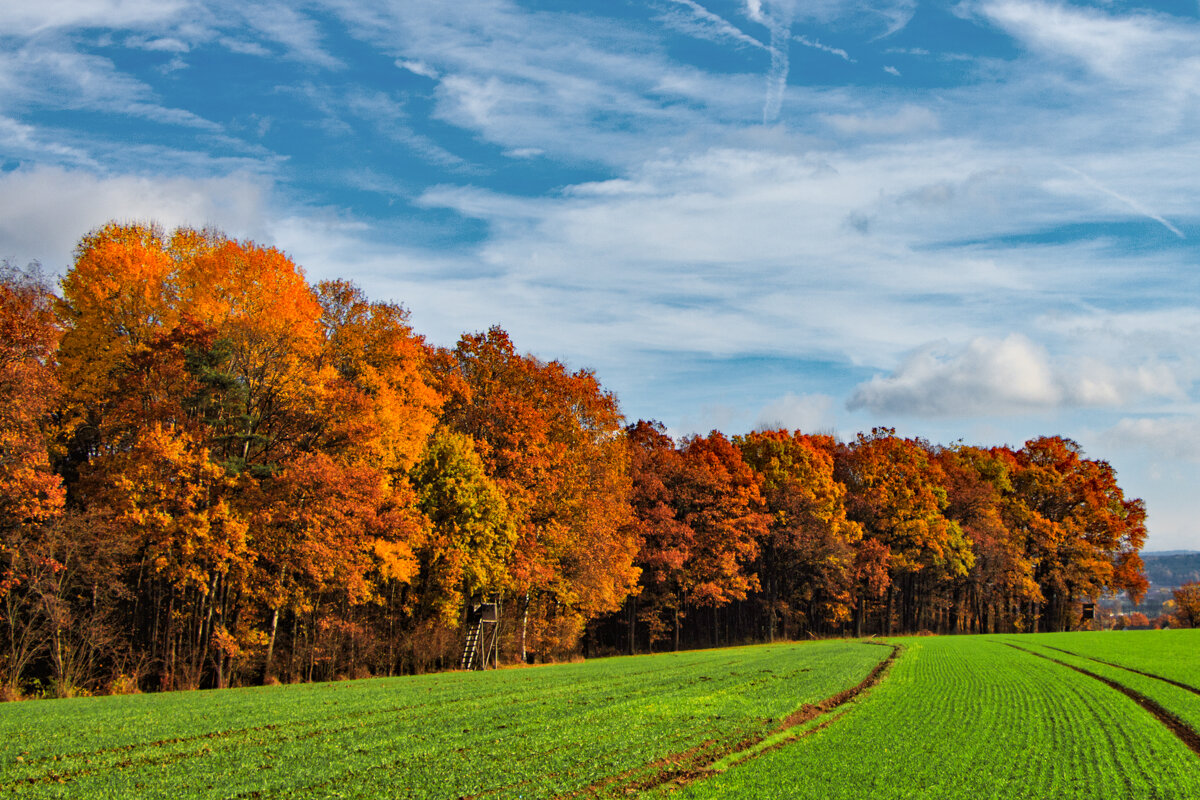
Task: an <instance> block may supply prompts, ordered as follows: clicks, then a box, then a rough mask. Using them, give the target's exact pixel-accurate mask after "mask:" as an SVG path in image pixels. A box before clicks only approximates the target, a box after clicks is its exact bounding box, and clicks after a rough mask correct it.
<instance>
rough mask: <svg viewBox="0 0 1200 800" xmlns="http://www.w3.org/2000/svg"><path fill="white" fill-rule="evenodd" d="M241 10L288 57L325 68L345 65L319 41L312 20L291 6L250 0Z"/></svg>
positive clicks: (317, 27) (314, 23)
mask: <svg viewBox="0 0 1200 800" xmlns="http://www.w3.org/2000/svg"><path fill="white" fill-rule="evenodd" d="M241 14H242V16H243V17H244V18H245V20H246V22H247V23H249V24H250V25H251V26H252V27H253V28H254V29H255V30H256V31H258V32H259V33H260V34H262V35H264V36H266V37H268V38H269V39H270V40H271V41H274V42H277V43H278V44H281V45H283V47H284V48H285V51H286V53H287V56H288V57H289V58H294V59H296V60H298V61H304V62H307V63H310V64H315V65H317V66H320V67H324V68H326V69H340V68H342V67H344V66H345V65H344V64H343V63H342V61H341V59H339V58H337V57H335V56H332V55H330V54H329V52H328V51H327V50H326V48H325V47H324V45H323V44H322V43H321V39H322V34H321V30H320V27H319V26H318V25H317V24H316V22H314V21H313V20H312V19H310V18H308V17H306V16H304V15H303V14H301V13H300V12H299V11H296V10H295V9H294V8H292V7H291V6H288V5H283V4H271V5H260V4H257V3H250V4H247V5H245V6H243V7H242V9H241Z"/></svg>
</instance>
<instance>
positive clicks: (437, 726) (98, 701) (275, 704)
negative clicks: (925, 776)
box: [0, 642, 888, 798]
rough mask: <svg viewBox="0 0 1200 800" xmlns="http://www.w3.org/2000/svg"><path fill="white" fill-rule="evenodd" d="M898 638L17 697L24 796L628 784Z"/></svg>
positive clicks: (765, 726) (16, 737) (741, 727)
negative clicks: (177, 689)
mask: <svg viewBox="0 0 1200 800" xmlns="http://www.w3.org/2000/svg"><path fill="white" fill-rule="evenodd" d="M887 652H888V651H886V650H884V649H883V648H880V647H873V646H869V645H864V644H860V643H854V642H822V643H810V644H802V645H795V644H789V645H779V646H773V647H756V648H737V649H730V650H722V651H708V652H693V653H680V654H667V655H660V656H646V657H638V658H632V659H609V660H603V661H593V662H588V663H586V664H569V665H562V666H557V667H545V668H533V669H516V670H502V671H500V672H491V673H453V674H442V675H431V676H421V677H416V678H403V679H381V680H371V681H355V682H345V683H334V684H324V685H308V686H283V687H269V688H259V689H248V690H233V691H222V692H193V693H186V694H165V695H142V696H133V697H123V698H122V697H112V698H90V699H77V700H64V701H52V702H41V703H22V704H15V705H9V706H5V707H3V708H0V791H3V792H5V793H9V794H13V795H16V796H19V797H83V796H86V797H131V796H137V797H142V798H152V797H164V798H166V797H170V798H229V797H285V796H286V797H289V798H293V797H295V798H305V797H312V798H316V797H362V798H375V797H412V798H446V797H460V796H468V795H493V796H499V797H507V796H524V797H552V796H558V795H564V794H572V793H577V794H578V793H583V794H599V795H603V794H621V793H623V789H624V787H626V786H628V785H635V784H637V783H639V782H646V781H648V780H652V779H653V775H654V773H655V772H656V771H658V770H662V769H669V768H674V767H673V765H675V764H677V763H682V764H692V765H699V764H704V763H709V762H711V761H713V760H715V759H716V758H718V757H719V756H720V755H722V754H724V753H726V752H728V751H730V750H732V749H734V748H736V747H738V746H740V745H741V744H743V743H745V742H749V741H754V740H756V739H758V738H761V737H762V736H764V735H765V734H766V733H768V732H769V731H770V730H772V729H773V728H775V727H777V726H778V725H779V723H780V721H781V720H782V719H783V718H784V717H786V716H787V715H788V714H789V713H791V712H792V711H794V710H795V709H797V708H798V707H800V706H802V705H804V704H806V703H817V702H819V701H821V700H822V699H824V698H827V697H830V696H832V695H835V694H837V693H838V692H840V691H842V690H844V689H847V688H848V687H851V686H854V685H855V684H856V683H858V682H859V681H861V680H862V679H863V678H864V677H865V676H866V675H867V674H868V673H869V672H870V671H871V669H872V668H873V667H874V666H875V664H876V663H878V662H879V661H880V660H881V659H882V658H883V657H884V656H886V655H887Z"/></svg>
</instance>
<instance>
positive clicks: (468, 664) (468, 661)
mask: <svg viewBox="0 0 1200 800" xmlns="http://www.w3.org/2000/svg"><path fill="white" fill-rule="evenodd" d="M481 638H483V620H482V619H473V620H471V622H470V623H469V624H468V625H467V641H466V642H465V643H464V644H463V654H462V661H461V662H460V663H459V665H458V668H459V669H474V668H475V654H476V653H477V652H478V651H479V640H480V639H481Z"/></svg>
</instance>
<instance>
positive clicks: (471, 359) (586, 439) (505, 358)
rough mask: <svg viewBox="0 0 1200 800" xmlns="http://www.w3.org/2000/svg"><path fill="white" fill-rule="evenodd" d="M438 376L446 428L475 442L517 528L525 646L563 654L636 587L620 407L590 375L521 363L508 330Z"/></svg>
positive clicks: (517, 589) (479, 338)
mask: <svg viewBox="0 0 1200 800" xmlns="http://www.w3.org/2000/svg"><path fill="white" fill-rule="evenodd" d="M440 364H441V380H442V384H441V385H442V391H443V393H444V394H445V395H446V396H447V402H446V408H445V411H444V414H443V420H444V422H445V424H446V425H447V426H448V427H449V428H450V429H452V430H455V431H457V432H459V433H462V434H465V435H467V436H469V437H471V439H472V440H473V442H474V445H475V447H476V449H477V451H478V453H479V455H480V458H482V460H483V462H484V464H485V465H486V467H487V472H488V475H489V476H490V477H491V478H492V479H493V480H494V481H495V482H496V484H497V486H498V487H499V488H500V489H501V491H502V492H503V494H504V496H505V499H506V500H507V502H508V503H509V506H510V510H511V512H512V514H513V515H514V519H515V520H516V522H517V543H516V545H515V547H514V549H513V552H512V558H511V561H510V564H509V567H508V572H509V575H510V577H511V584H510V586H511V587H512V589H511V591H512V592H513V594H514V595H515V596H516V597H518V598H520V602H521V606H522V612H523V622H522V634H521V637H522V642H524V640H525V638H526V636H529V637H532V639H533V642H532V643H533V644H534V646H535V648H536V649H538V650H540V651H541V652H543V653H546V652H549V651H552V650H553V651H559V652H561V651H565V650H567V649H569V648H571V647H572V646H573V645H574V643H575V641H576V640H577V639H578V637H579V635H580V634H581V633H582V630H583V625H584V623H585V622H586V621H587V620H589V619H591V618H593V617H595V616H596V615H598V614H600V613H604V612H609V611H612V610H614V609H616V608H618V607H620V605H621V603H622V601H623V600H624V599H625V596H626V595H627V594H628V593H629V592H630V590H631V589H632V588H633V586H634V585H635V581H636V580H637V569H636V568H635V567H634V565H633V558H634V555H635V553H636V541H635V539H634V537H633V536H632V534H631V532H630V530H629V529H628V527H627V526H626V524H625V523H626V521H627V519H628V514H629V505H628V487H629V475H628V453H627V450H626V444H625V440H624V437H622V436H621V435H620V433H621V423H622V418H621V414H620V411H619V409H618V407H617V403H616V399H615V398H614V397H613V396H612V395H611V394H610V393H608V392H606V391H604V390H603V389H602V388H601V386H600V383H599V381H597V380H596V377H595V375H594V374H593V373H591V372H590V371H587V370H579V371H575V372H570V371H568V370H567V368H566V367H565V366H563V365H562V364H561V363H559V362H557V361H551V362H542V361H540V360H538V359H536V358H533V357H532V356H523V355H520V354H519V353H518V352H517V351H516V349H515V347H514V346H513V344H512V341H511V340H510V339H509V337H508V334H506V333H505V332H504V331H503V330H501V329H500V328H492V329H490V330H489V331H487V332H486V333H477V334H470V335H465V336H463V337H462V338H461V339H460V340H459V342H458V345H457V347H455V349H454V350H452V351H446V352H444V353H443V354H442V356H441V359H440ZM525 615H528V616H527V617H526V616H525ZM521 647H522V654H524V649H525V645H524V643H522V645H521Z"/></svg>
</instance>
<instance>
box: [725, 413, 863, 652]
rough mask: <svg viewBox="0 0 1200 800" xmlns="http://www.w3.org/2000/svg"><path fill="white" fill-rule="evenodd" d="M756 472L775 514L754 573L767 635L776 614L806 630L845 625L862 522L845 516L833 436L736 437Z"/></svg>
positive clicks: (772, 635)
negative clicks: (852, 520) (760, 597)
mask: <svg viewBox="0 0 1200 800" xmlns="http://www.w3.org/2000/svg"><path fill="white" fill-rule="evenodd" d="M734 442H735V443H736V444H737V445H738V447H740V448H741V451H742V455H743V457H744V458H745V460H746V463H747V464H748V465H749V466H750V467H751V468H752V469H753V470H754V471H755V472H756V473H757V474H758V476H759V479H760V481H761V484H762V495H763V499H764V501H765V503H766V509H767V512H768V514H769V515H770V525H769V527H768V529H767V532H766V535H765V536H763V537H761V538H760V540H759V551H760V555H759V559H758V563H757V573H758V579H759V582H760V584H761V585H762V592H763V594H764V598H763V600H764V605H765V608H766V612H767V638H768V640H771V641H773V640H774V639H775V632H776V627H777V620H779V619H782V620H783V621H784V626H783V635H784V636H785V637H787V636H788V635H789V634H790V633H791V630H789V626H788V624H787V622H788V620H789V619H791V618H792V617H796V618H798V620H799V622H800V624H801V625H802V626H803V628H804V629H806V630H814V629H826V626H834V625H840V624H841V623H843V622H845V621H847V620H848V619H849V618H850V615H851V613H852V611H853V610H854V600H855V598H854V577H855V575H854V561H855V549H854V545H855V543H857V542H858V541H859V540H860V539H861V538H862V528H861V527H860V526H859V524H858V523H855V522H851V521H850V520H848V519H847V517H846V506H845V500H846V489H845V487H844V486H842V485H841V484H840V483H838V482H837V481H836V480H835V478H834V459H833V452H834V442H833V440H832V438H831V437H828V436H807V435H804V434H802V433H800V432H799V431H796V432H794V433H789V432H788V431H784V430H768V431H756V432H754V433H750V434H746V435H745V436H738V437H735V438H734Z"/></svg>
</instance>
